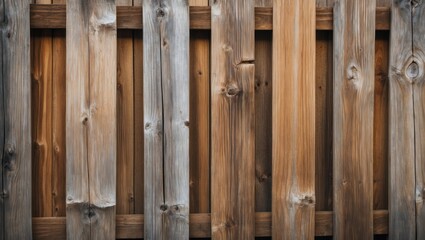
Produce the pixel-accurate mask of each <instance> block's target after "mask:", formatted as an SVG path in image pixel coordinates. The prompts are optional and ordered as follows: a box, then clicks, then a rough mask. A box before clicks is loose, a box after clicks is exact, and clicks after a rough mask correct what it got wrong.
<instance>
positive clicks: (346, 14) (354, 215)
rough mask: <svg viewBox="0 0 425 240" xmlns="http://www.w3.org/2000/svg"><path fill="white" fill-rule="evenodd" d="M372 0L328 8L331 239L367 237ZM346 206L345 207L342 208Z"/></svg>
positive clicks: (369, 231)
mask: <svg viewBox="0 0 425 240" xmlns="http://www.w3.org/2000/svg"><path fill="white" fill-rule="evenodd" d="M375 8H376V2H375V1H374V0H372V1H368V0H359V1H351V0H341V1H338V2H337V3H336V4H335V8H334V17H335V18H334V63H335V65H334V98H333V99H334V102H333V106H334V115H333V116H334V117H333V132H334V134H333V144H334V146H333V162H334V163H333V175H334V184H333V186H334V189H333V190H334V203H333V204H334V223H335V224H334V230H333V231H334V237H335V238H336V239H370V238H372V237H373V201H372V199H373V124H372V123H373V109H374V94H373V93H374V77H375V75H374V63H375V62H374V60H375V49H374V46H375V44H374V43H375V16H374V14H375ZM347 206H350V207H347Z"/></svg>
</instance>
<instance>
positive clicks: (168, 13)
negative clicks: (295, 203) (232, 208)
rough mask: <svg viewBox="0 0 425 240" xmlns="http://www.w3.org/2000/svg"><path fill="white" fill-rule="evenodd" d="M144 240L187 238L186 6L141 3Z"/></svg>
mask: <svg viewBox="0 0 425 240" xmlns="http://www.w3.org/2000/svg"><path fill="white" fill-rule="evenodd" d="M143 25H144V28H143V36H144V37H145V39H144V48H143V53H144V59H149V61H144V69H145V71H144V79H143V83H144V86H143V87H144V89H143V90H144V91H143V97H144V103H145V104H144V107H145V108H144V126H145V211H144V212H145V220H146V224H144V226H145V235H144V236H145V237H146V238H147V239H169V238H173V239H187V238H188V237H189V128H188V127H189V6H188V2H187V1H186V0H178V1H176V0H148V1H144V2H143Z"/></svg>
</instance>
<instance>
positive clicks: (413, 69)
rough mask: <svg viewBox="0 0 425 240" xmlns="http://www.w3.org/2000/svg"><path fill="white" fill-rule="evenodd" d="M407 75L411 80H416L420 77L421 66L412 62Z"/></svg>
mask: <svg viewBox="0 0 425 240" xmlns="http://www.w3.org/2000/svg"><path fill="white" fill-rule="evenodd" d="M406 75H407V77H408V78H410V79H415V78H417V77H418V76H419V65H418V63H416V62H415V61H413V62H411V63H410V64H409V66H408V67H407V69H406Z"/></svg>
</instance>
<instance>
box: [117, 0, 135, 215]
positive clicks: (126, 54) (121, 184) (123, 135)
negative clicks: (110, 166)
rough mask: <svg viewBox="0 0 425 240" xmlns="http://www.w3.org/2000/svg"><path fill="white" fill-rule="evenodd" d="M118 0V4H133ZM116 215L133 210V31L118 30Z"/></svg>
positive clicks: (128, 1) (130, 212) (127, 0)
mask: <svg viewBox="0 0 425 240" xmlns="http://www.w3.org/2000/svg"><path fill="white" fill-rule="evenodd" d="M132 4H133V3H132V0H120V1H117V2H116V5H117V6H132ZM117 34H118V38H117V50H118V52H117V54H118V56H117V57H118V60H117V64H118V65H117V93H118V95H117V114H118V115H117V122H118V129H117V130H118V132H117V135H118V139H117V143H118V146H117V153H118V155H117V214H132V213H134V81H133V79H134V77H133V69H134V67H133V32H132V31H131V30H119V31H118V32H117Z"/></svg>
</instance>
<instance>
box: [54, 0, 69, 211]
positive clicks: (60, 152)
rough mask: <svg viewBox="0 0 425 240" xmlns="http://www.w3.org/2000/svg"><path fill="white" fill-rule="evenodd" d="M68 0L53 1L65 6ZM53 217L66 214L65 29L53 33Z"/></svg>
mask: <svg viewBox="0 0 425 240" xmlns="http://www.w3.org/2000/svg"><path fill="white" fill-rule="evenodd" d="M65 2H66V0H53V3H54V4H65ZM52 47H53V86H52V88H53V90H52V91H53V99H52V101H53V106H52V107H53V109H52V115H53V116H52V129H53V130H52V135H53V137H52V140H53V167H52V169H53V176H52V178H53V179H52V185H53V193H52V194H53V216H55V217H58V216H65V214H66V200H65V198H66V197H65V195H66V177H65V174H66V138H65V133H66V130H65V129H66V117H65V116H66V104H65V101H66V96H65V94H66V37H65V29H58V30H54V31H53V46H52Z"/></svg>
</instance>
